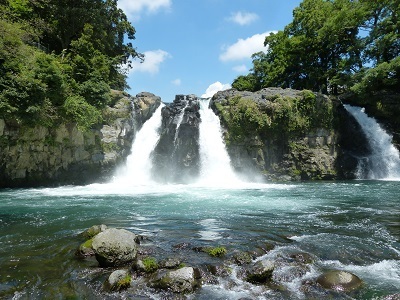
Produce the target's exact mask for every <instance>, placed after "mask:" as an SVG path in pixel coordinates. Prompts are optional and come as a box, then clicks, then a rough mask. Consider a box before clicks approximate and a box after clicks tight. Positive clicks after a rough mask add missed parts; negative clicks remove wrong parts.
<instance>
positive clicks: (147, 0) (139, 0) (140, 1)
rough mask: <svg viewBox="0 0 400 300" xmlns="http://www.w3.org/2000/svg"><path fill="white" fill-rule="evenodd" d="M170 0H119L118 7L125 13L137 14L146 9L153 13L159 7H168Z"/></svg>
mask: <svg viewBox="0 0 400 300" xmlns="http://www.w3.org/2000/svg"><path fill="white" fill-rule="evenodd" d="M171 1H172V0H120V1H118V7H119V8H121V9H122V10H123V11H124V12H125V14H126V15H138V14H139V13H141V12H143V11H146V12H149V13H154V12H156V11H158V10H160V9H161V8H165V9H169V8H170V6H171V3H172V2H171Z"/></svg>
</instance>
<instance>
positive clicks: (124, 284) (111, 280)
mask: <svg viewBox="0 0 400 300" xmlns="http://www.w3.org/2000/svg"><path fill="white" fill-rule="evenodd" d="M131 281H132V276H131V274H129V272H128V271H127V270H116V271H114V272H112V273H111V275H110V276H109V277H108V279H107V281H106V282H105V284H104V285H105V288H106V289H107V290H109V291H113V292H118V291H122V290H125V289H127V288H129V287H130V286H131Z"/></svg>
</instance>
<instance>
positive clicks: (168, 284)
mask: <svg viewBox="0 0 400 300" xmlns="http://www.w3.org/2000/svg"><path fill="white" fill-rule="evenodd" d="M196 285H197V282H196V280H195V272H194V269H193V268H192V267H184V268H181V269H178V270H175V271H169V272H163V273H160V274H159V276H158V277H157V278H156V279H155V281H154V282H153V286H154V287H157V288H160V289H163V290H169V291H172V292H174V293H190V292H192V291H193V290H194V288H195V287H196Z"/></svg>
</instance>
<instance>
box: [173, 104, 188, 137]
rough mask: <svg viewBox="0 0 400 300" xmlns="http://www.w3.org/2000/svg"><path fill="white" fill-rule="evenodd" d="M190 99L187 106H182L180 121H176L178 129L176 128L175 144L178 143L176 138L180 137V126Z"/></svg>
mask: <svg viewBox="0 0 400 300" xmlns="http://www.w3.org/2000/svg"><path fill="white" fill-rule="evenodd" d="M188 105H189V101H187V102H186V104H185V106H184V107H183V108H182V111H181V112H180V114H179V116H178V121H177V123H176V130H175V138H174V144H176V139H177V138H178V134H179V127H181V124H182V121H183V116H184V115H185V109H186V107H188Z"/></svg>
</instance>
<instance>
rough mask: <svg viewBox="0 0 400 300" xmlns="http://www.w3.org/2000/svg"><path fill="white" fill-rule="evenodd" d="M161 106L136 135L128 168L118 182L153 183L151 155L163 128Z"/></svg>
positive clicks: (127, 162)
mask: <svg viewBox="0 0 400 300" xmlns="http://www.w3.org/2000/svg"><path fill="white" fill-rule="evenodd" d="M163 106H164V105H163V104H161V105H160V106H159V107H158V109H157V110H156V111H155V112H154V114H153V116H152V117H151V118H150V119H149V120H148V121H147V122H146V123H144V124H143V127H142V128H141V130H140V131H139V132H138V133H137V134H136V138H135V140H134V142H133V144H132V150H131V154H130V155H129V156H128V158H127V161H126V167H125V169H124V170H123V171H122V172H121V174H120V175H119V176H118V178H117V180H118V181H119V180H123V181H124V182H126V183H129V184H135V185H140V184H147V183H149V182H150V181H151V175H150V169H151V158H150V154H151V152H152V151H153V149H154V147H155V145H156V143H157V142H158V139H159V133H158V129H159V128H160V126H161V109H162V107H163Z"/></svg>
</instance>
